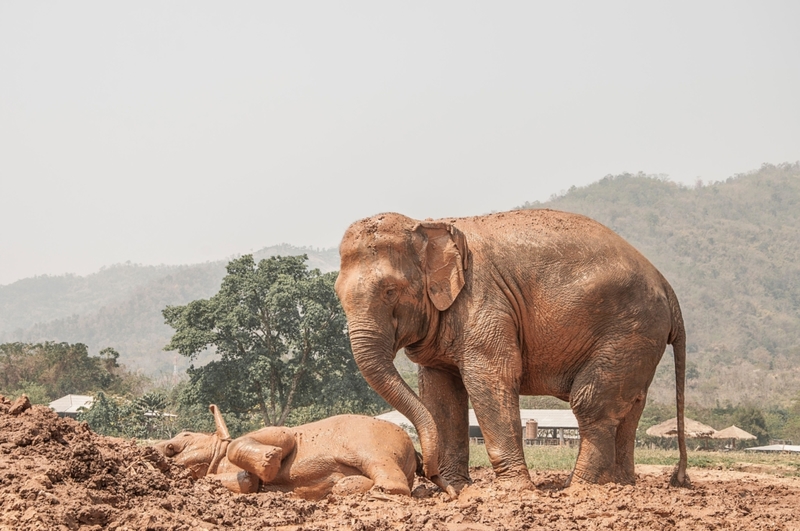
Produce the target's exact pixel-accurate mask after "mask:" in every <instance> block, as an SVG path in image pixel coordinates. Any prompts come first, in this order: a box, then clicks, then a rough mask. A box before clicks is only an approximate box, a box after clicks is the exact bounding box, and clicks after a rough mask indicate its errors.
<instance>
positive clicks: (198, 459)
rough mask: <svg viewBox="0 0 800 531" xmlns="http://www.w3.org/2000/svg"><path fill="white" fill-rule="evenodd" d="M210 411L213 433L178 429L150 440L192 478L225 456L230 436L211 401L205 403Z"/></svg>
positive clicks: (208, 470) (207, 471)
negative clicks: (163, 438)
mask: <svg viewBox="0 0 800 531" xmlns="http://www.w3.org/2000/svg"><path fill="white" fill-rule="evenodd" d="M209 409H210V410H211V412H212V413H213V414H214V422H215V424H216V426H217V431H216V432H214V433H195V432H191V431H182V432H181V433H179V434H178V435H176V436H175V437H173V438H172V439H170V440H168V441H162V442H160V443H157V444H154V445H153V447H154V448H155V449H156V450H158V451H159V452H161V453H162V454H164V455H165V456H167V457H172V458H173V459H174V460H175V462H176V463H178V464H180V465H183V466H185V467H186V468H188V469H189V470H191V471H192V475H193V476H194V477H195V478H201V477H203V476H205V475H207V474H214V473H216V472H217V468H218V467H219V464H220V461H222V459H223V458H224V457H225V454H226V451H227V448H228V443H230V441H231V436H230V434H229V433H228V427H227V426H226V425H225V419H223V418H222V415H221V414H220V412H219V409H218V408H217V406H215V405H214V404H211V405H210V406H209Z"/></svg>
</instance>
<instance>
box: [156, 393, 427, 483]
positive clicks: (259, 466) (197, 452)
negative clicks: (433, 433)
mask: <svg viewBox="0 0 800 531" xmlns="http://www.w3.org/2000/svg"><path fill="white" fill-rule="evenodd" d="M209 409H210V410H211V412H212V413H213V414H214V420H215V422H216V426H217V431H216V432H215V433H213V434H207V433H193V432H181V433H179V434H178V435H176V436H175V437H173V438H172V439H170V440H168V441H163V442H160V443H158V444H156V445H154V447H155V448H156V449H157V450H158V451H159V452H161V453H162V454H164V455H165V456H167V457H172V458H174V459H175V461H176V462H177V463H179V464H181V465H184V466H186V467H187V468H189V469H190V470H191V471H192V474H193V475H194V476H195V477H196V478H200V477H203V476H206V475H208V476H212V477H214V479H217V480H219V481H221V482H222V484H223V485H225V486H226V487H227V488H228V489H230V490H232V491H234V492H242V493H251V492H257V491H258V490H259V488H260V482H261V483H263V484H264V485H266V489H267V490H279V491H286V492H294V493H295V494H297V495H299V496H301V497H303V498H307V499H319V498H323V497H325V496H327V495H328V494H330V493H331V492H333V493H334V494H349V493H359V492H366V491H368V490H369V489H377V490H380V491H383V492H386V493H390V494H405V495H410V494H411V486H412V484H413V481H414V474H415V472H416V471H417V466H418V460H417V453H416V451H415V450H414V445H413V444H412V443H411V439H410V438H409V437H408V434H407V433H406V432H405V431H403V430H402V429H401V428H400V427H398V426H395V425H394V424H391V423H389V422H385V421H382V420H377V419H374V418H372V417H365V416H361V415H339V416H336V417H330V418H327V419H324V420H320V421H317V422H312V423H310V424H304V425H302V426H297V427H294V428H285V427H270V428H262V429H260V430H258V431H253V432H250V433H248V434H245V435H243V436H242V437H239V438H237V439H233V440H231V438H230V434H229V433H228V428H227V426H226V425H225V420H224V419H223V418H222V415H221V414H220V412H219V409H218V408H217V407H216V406H215V405H213V404H212V405H211V406H209Z"/></svg>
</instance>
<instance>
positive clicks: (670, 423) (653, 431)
mask: <svg viewBox="0 0 800 531" xmlns="http://www.w3.org/2000/svg"><path fill="white" fill-rule="evenodd" d="M716 431H717V430H715V429H714V428H712V427H711V426H706V425H705V424H703V423H702V422H697V421H696V420H693V419H690V418H688V417H684V419H683V432H684V434H685V435H686V437H688V438H690V439H709V438H710V437H711V436H712V435H714V433H715V432H716ZM645 433H647V435H650V436H651V437H677V436H678V418H677V417H673V418H671V419H669V420H665V421H664V422H662V423H661V424H656V425H655V426H650V427H649V428H647V431H646V432H645Z"/></svg>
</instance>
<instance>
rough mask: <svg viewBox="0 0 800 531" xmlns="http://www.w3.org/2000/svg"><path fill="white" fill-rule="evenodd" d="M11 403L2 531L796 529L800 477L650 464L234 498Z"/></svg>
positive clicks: (479, 474)
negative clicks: (504, 484) (591, 475)
mask: <svg viewBox="0 0 800 531" xmlns="http://www.w3.org/2000/svg"><path fill="white" fill-rule="evenodd" d="M11 406H12V404H11V403H10V402H9V401H7V400H5V399H2V397H0V531H6V530H15V531H16V530H27V529H42V530H45V529H47V530H50V529H59V530H76V529H80V530H99V529H110V530H189V529H279V530H283V531H300V530H305V531H314V530H333V529H350V530H358V531H371V530H376V531H377V530H384V529H398V530H406V531H417V530H442V531H476V530H503V529H508V530H512V529H515V530H516V529H548V530H560V529H759V530H760V529H787V530H792V529H800V519H798V516H797V514H798V509H797V508H798V507H800V479H798V478H778V477H772V476H766V475H757V474H748V473H743V472H723V471H710V472H706V471H702V470H692V480H693V482H694V485H695V487H694V488H693V489H691V490H683V489H681V490H676V489H668V488H666V485H667V482H668V478H669V470H667V469H665V468H659V467H648V468H647V469H646V470H645V469H642V470H640V471H639V472H640V473H639V475H638V484H637V486H636V487H620V486H616V485H609V486H590V487H586V486H578V487H573V488H572V489H569V490H566V491H565V490H562V489H561V488H560V486H561V485H563V483H564V480H565V479H566V474H564V473H544V472H542V473H536V472H534V473H532V478H533V480H534V482H535V483H536V485H537V490H536V491H534V492H519V493H517V492H507V491H504V490H502V489H500V488H499V486H498V485H497V484H496V482H494V481H493V478H494V474H493V473H492V472H491V470H487V469H475V470H473V471H472V474H473V478H474V479H475V483H474V484H473V485H471V486H469V487H467V488H466V489H465V490H464V491H463V492H462V493H461V495H460V497H459V498H458V499H457V500H454V501H448V500H447V499H445V497H444V495H443V494H442V493H440V492H438V489H436V488H435V487H432V486H431V485H430V484H429V483H427V482H423V483H419V484H418V485H417V486H416V488H415V491H414V496H413V497H412V498H405V497H395V496H388V495H382V494H362V495H352V496H342V497H335V496H330V497H328V498H326V499H325V500H322V501H319V502H309V501H304V500H300V499H296V498H293V497H291V496H290V495H286V494H282V493H273V492H262V493H259V494H250V495H240V494H233V493H231V492H229V491H227V490H226V489H224V488H222V487H221V486H219V485H218V484H216V483H215V482H213V481H209V480H199V481H195V480H192V479H191V477H190V476H189V474H188V473H187V472H186V471H185V470H183V469H182V468H180V467H178V466H176V465H174V464H173V463H172V462H171V460H169V459H165V458H163V457H162V456H160V454H158V453H157V452H155V451H153V450H152V449H150V448H143V447H138V446H136V445H135V444H134V443H132V442H130V441H125V440H120V439H112V438H108V437H102V436H99V435H96V434H95V433H93V432H92V431H91V430H89V429H88V428H87V427H86V425H85V424H80V423H78V422H75V421H73V420H70V419H60V418H58V417H57V416H56V415H55V413H53V412H52V411H51V410H49V409H48V408H45V407H41V406H34V407H27V408H26V407H25V406H24V404H23V405H20V404H17V407H15V408H14V409H12V407H11ZM10 411H11V412H13V413H15V414H11V413H10ZM643 472H644V473H643Z"/></svg>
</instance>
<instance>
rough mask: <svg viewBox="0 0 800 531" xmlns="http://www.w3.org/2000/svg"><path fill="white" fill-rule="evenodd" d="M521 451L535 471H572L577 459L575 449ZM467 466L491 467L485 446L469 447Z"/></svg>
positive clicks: (531, 448) (561, 447)
mask: <svg viewBox="0 0 800 531" xmlns="http://www.w3.org/2000/svg"><path fill="white" fill-rule="evenodd" d="M523 451H524V453H525V463H526V464H527V465H528V468H532V469H536V470H572V467H573V466H575V460H576V459H577V457H578V449H577V448H568V447H566V446H526V447H524V449H523ZM469 466H486V467H490V466H492V464H491V463H490V462H489V455H488V454H487V453H486V446H484V445H482V444H470V445H469Z"/></svg>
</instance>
